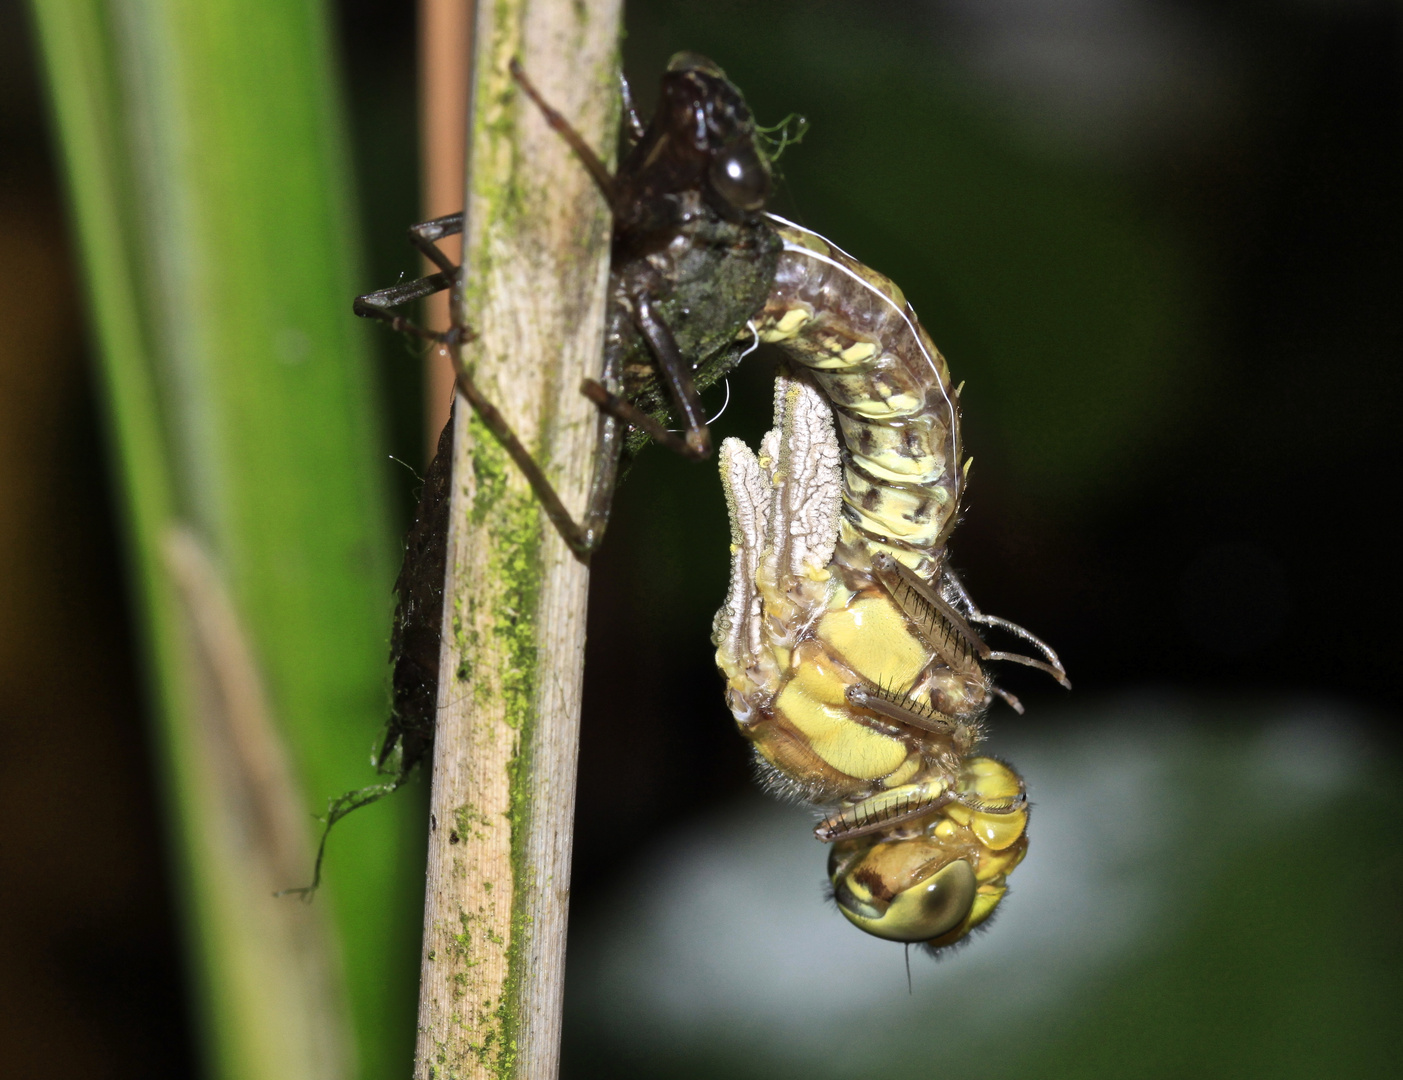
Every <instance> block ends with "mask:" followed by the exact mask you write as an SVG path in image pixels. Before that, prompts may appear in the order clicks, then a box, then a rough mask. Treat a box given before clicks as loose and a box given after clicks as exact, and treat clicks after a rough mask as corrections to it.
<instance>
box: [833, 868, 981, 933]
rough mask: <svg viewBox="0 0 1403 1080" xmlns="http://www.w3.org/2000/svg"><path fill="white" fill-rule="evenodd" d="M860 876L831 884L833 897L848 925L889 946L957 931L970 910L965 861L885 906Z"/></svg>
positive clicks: (970, 872) (970, 873)
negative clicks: (956, 928) (881, 939)
mask: <svg viewBox="0 0 1403 1080" xmlns="http://www.w3.org/2000/svg"><path fill="white" fill-rule="evenodd" d="M862 877H863V875H862V874H861V873H860V872H853V871H851V870H849V872H847V873H845V874H843V875H842V876H841V877H835V878H834V879H833V895H834V899H835V900H837V901H838V910H840V911H841V912H842V913H843V914H844V915H845V916H846V917H847V919H848V921H849V922H850V923H852V924H853V925H854V926H856V927H858V928H859V929H861V930H866V931H867V932H868V933H869V934H872V935H874V936H875V937H879V938H885V939H886V940H888V941H905V942H917V941H930V940H931V939H932V938H937V937H940V936H941V935H942V934H946V933H949V932H950V931H951V930H953V929H954V928H955V927H957V926H959V925H960V923H961V922H963V921H964V919H965V917H966V916H967V915H969V913H970V909H971V908H973V907H974V897H975V889H976V888H977V883H976V882H975V879H974V868H973V867H972V866H970V864H969V863H967V862H965V860H963V859H956V860H955V861H954V862H952V863H949V864H948V865H946V866H943V867H941V868H940V869H939V870H937V871H936V872H935V873H933V874H931V875H930V876H929V877H926V878H923V879H921V880H920V881H918V882H916V884H914V885H912V886H911V887H910V888H908V889H904V890H902V891H901V892H899V893H897V894H896V895H895V896H893V897H891V899H890V900H887V901H883V900H881V899H879V898H878V897H876V896H874V895H873V894H872V891H871V890H870V889H869V888H867V887H866V886H865V885H864V884H863V882H862Z"/></svg>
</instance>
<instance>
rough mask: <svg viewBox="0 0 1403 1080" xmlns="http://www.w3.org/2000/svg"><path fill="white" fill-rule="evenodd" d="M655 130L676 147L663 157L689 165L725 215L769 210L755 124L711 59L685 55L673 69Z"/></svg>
mask: <svg viewBox="0 0 1403 1080" xmlns="http://www.w3.org/2000/svg"><path fill="white" fill-rule="evenodd" d="M653 128H654V131H656V132H657V133H658V135H659V136H660V139H666V140H667V141H668V142H669V143H671V145H670V146H668V147H667V150H666V151H664V152H670V153H669V156H671V157H673V158H674V159H680V160H686V162H687V164H688V165H689V166H690V168H688V169H687V170H686V171H687V172H692V171H693V170H696V172H700V173H701V174H702V175H701V176H696V175H695V173H694V177H695V180H702V182H703V188H704V190H706V191H707V193H708V196H709V197H710V201H711V202H712V204H713V206H714V207H715V209H717V210H718V211H720V212H721V213H722V214H723V215H725V216H727V217H735V216H738V215H740V214H748V213H754V212H756V211H758V210H760V209H762V208H763V207H764V205H765V200H766V199H768V198H769V195H770V166H769V163H768V162H767V161H766V160H765V155H764V154H763V153H762V152H761V150H760V147H759V144H758V142H757V140H756V133H755V119H754V117H753V116H752V115H751V112H750V107H749V106H748V105H746V103H745V98H744V97H743V96H742V95H741V92H740V91H739V90H738V89H736V87H735V85H734V84H733V83H732V82H731V81H730V80H729V79H727V78H726V73H725V72H724V71H722V70H721V69H720V68H719V67H717V66H716V65H715V64H714V63H712V62H711V61H710V60H708V59H707V58H706V57H704V56H699V55H698V54H696V53H689V52H681V53H678V54H677V55H676V56H674V57H673V58H672V60H671V61H670V62H669V63H668V66H667V72H666V74H664V75H663V80H662V95H661V98H660V100H659V103H658V110H657V113H656V114H655V116H654V118H653ZM660 149H662V148H661V147H657V148H656V149H655V150H654V152H657V150H660ZM680 160H679V163H680ZM679 179H680V178H679Z"/></svg>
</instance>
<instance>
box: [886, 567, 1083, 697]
mask: <svg viewBox="0 0 1403 1080" xmlns="http://www.w3.org/2000/svg"><path fill="white" fill-rule="evenodd" d="M872 571H873V574H874V575H875V576H876V578H877V580H878V581H879V582H881V584H882V585H883V587H884V588H886V590H887V592H889V593H890V594H891V596H892V599H893V600H895V601H896V603H897V606H898V607H900V608H901V610H902V611H904V612H905V613H906V615H907V616H908V617H909V618H910V619H911V621H912V622H913V623H915V625H916V628H917V630H919V631H920V632H921V636H922V637H924V638H925V639H926V641H927V642H928V643H929V644H930V645H931V646H932V647H934V648H935V649H936V650H937V651H939V650H941V649H944V648H948V647H949V645H950V643H951V642H952V641H955V642H958V643H959V644H960V646H961V651H963V648H964V647H968V648H971V649H973V651H974V655H976V656H978V657H979V659H980V660H1007V661H1010V662H1012V663H1015V664H1023V665H1025V666H1027V667H1032V668H1037V669H1038V670H1039V671H1044V672H1046V673H1047V674H1049V675H1051V676H1052V677H1053V678H1054V679H1056V680H1057V681H1058V682H1059V683H1060V684H1061V685H1063V686H1065V687H1067V689H1069V690H1070V689H1071V686H1072V684H1071V683H1070V682H1069V681H1068V679H1067V671H1066V669H1065V668H1064V667H1063V666H1062V661H1061V660H1059V659H1058V658H1057V654H1056V653H1055V652H1053V651H1052V649H1051V648H1049V647H1048V646H1047V645H1045V644H1044V643H1043V642H1042V641H1040V640H1039V639H1038V638H1036V637H1034V636H1033V635H1032V634H1030V633H1029V632H1028V631H1027V630H1024V629H1023V628H1022V627H1021V626H1016V625H1015V624H1014V623H1011V622H1009V621H1008V620H1007V619H1000V618H998V617H997V616H992V615H985V614H984V613H983V612H981V611H980V610H979V609H978V608H977V607H975V605H974V601H973V600H971V599H970V596H969V593H967V592H966V591H965V588H964V586H963V585H962V584H961V583H960V580H959V578H957V577H955V575H954V573H953V571H950V570H948V569H947V570H946V571H945V572H944V577H943V580H945V581H946V582H948V583H950V585H951V588H952V591H953V592H954V593H955V597H956V599H957V600H958V601H960V604H961V606H962V607H963V608H964V609H965V614H961V613H960V612H959V611H958V610H956V609H955V607H954V605H952V604H950V603H949V602H948V601H947V600H946V599H945V598H944V597H942V596H941V595H940V594H939V593H938V592H936V591H935V589H933V588H931V587H930V586H929V585H927V584H926V583H925V582H924V581H923V580H921V578H919V577H918V576H916V574H914V573H912V571H910V570H909V569H907V568H906V567H905V566H903V565H902V564H901V563H899V562H897V560H895V559H893V558H892V557H891V556H890V555H888V554H887V553H886V552H880V553H878V554H877V555H876V556H875V557H874V558H873V560H872ZM966 619H968V620H969V621H966ZM970 622H978V623H982V624H984V625H987V626H1001V627H1004V628H1005V629H1009V630H1011V631H1012V632H1013V633H1015V634H1017V635H1018V636H1019V637H1022V638H1024V639H1025V640H1027V641H1030V642H1031V643H1033V644H1034V645H1036V646H1037V647H1038V648H1039V649H1041V650H1042V652H1043V654H1044V655H1045V656H1047V658H1048V660H1049V661H1050V662H1049V663H1045V662H1043V661H1042V660H1035V659H1033V658H1032V657H1031V656H1023V655H1022V654H1020V653H1009V652H1000V651H998V650H995V649H991V648H990V647H989V646H988V644H987V643H986V642H985V641H984V639H983V638H981V637H980V636H979V635H978V634H977V633H976V632H975V630H974V628H973V627H971V626H970V625H969V623H970ZM942 655H943V654H942ZM958 658H959V657H957V656H952V657H951V659H958ZM995 692H996V693H998V695H999V696H1000V697H1001V698H1003V699H1004V700H1005V701H1007V702H1008V703H1009V705H1011V706H1012V707H1013V709H1014V710H1015V711H1016V712H1019V713H1021V712H1022V711H1023V707H1022V705H1021V704H1020V703H1019V701H1018V699H1017V698H1015V697H1013V695H1012V694H1007V693H1004V692H1002V691H997V690H996V691H995Z"/></svg>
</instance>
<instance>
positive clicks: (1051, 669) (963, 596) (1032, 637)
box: [943, 567, 1072, 690]
mask: <svg viewBox="0 0 1403 1080" xmlns="http://www.w3.org/2000/svg"><path fill="white" fill-rule="evenodd" d="M943 579H944V581H945V582H946V583H947V584H948V585H949V586H950V587H951V589H952V591H953V592H954V593H955V596H956V598H957V599H958V600H959V602H960V605H961V606H962V607H963V608H964V609H965V614H966V616H967V617H968V618H969V621H970V622H975V623H979V624H980V625H981V626H997V627H999V628H1000V629H1002V630H1007V631H1008V632H1009V633H1010V634H1012V635H1014V637H1019V638H1022V639H1023V640H1024V641H1026V642H1027V643H1028V644H1029V645H1032V646H1033V647H1034V648H1035V649H1037V650H1038V651H1039V652H1040V653H1042V654H1043V655H1044V656H1045V657H1047V663H1045V664H1044V663H1042V662H1040V661H1037V660H1034V659H1032V658H1031V657H1028V656H1021V655H1019V654H1018V653H1006V652H997V651H990V653H989V655H988V656H986V657H985V658H984V659H986V660H1011V661H1013V662H1014V663H1015V664H1026V665H1027V666H1028V667H1035V668H1037V669H1038V670H1039V671H1045V672H1047V673H1048V674H1049V675H1051V676H1052V677H1053V678H1054V679H1056V680H1057V681H1058V683H1060V684H1061V685H1062V686H1064V687H1066V688H1067V689H1068V690H1070V689H1071V688H1072V683H1071V680H1069V679H1068V678H1067V669H1066V668H1065V667H1063V666H1062V661H1061V659H1060V658H1059V657H1058V655H1057V653H1056V651H1054V649H1053V648H1052V646H1051V645H1049V644H1048V643H1047V642H1045V641H1043V639H1042V638H1040V637H1038V636H1037V635H1036V634H1034V633H1033V632H1032V631H1030V630H1025V629H1023V627H1021V626H1019V625H1018V624H1017V623H1015V622H1010V621H1009V620H1008V619H1001V618H1000V617H999V616H997V615H986V614H984V612H982V611H980V610H979V605H977V604H976V603H975V602H974V598H973V597H971V596H970V595H969V592H968V591H967V590H966V589H965V586H964V582H962V581H961V580H960V579H959V577H958V576H957V575H956V574H955V572H954V571H953V570H951V569H949V568H948V567H947V568H946V569H945V571H944V574H943Z"/></svg>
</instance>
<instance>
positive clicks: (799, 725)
mask: <svg viewBox="0 0 1403 1080" xmlns="http://www.w3.org/2000/svg"><path fill="white" fill-rule="evenodd" d="M805 670H806V669H804V668H800V669H799V674H800V675H803V674H804V672H805ZM820 681H821V680H820ZM812 682H813V680H810V679H803V678H795V679H793V680H791V681H790V683H789V685H788V686H786V687H785V688H784V690H783V692H781V694H780V695H779V699H778V700H777V701H776V702H775V714H776V717H777V718H778V719H780V720H781V721H782V722H786V723H787V724H788V725H789V726H790V727H791V728H793V729H794V730H795V731H796V732H798V733H799V734H801V735H802V736H803V737H804V739H805V740H806V741H807V742H808V744H809V748H810V749H812V750H813V752H814V753H815V754H817V755H818V756H819V757H820V758H822V759H823V760H824V761H826V762H827V763H828V764H829V765H831V766H832V767H833V768H835V769H837V770H838V771H839V772H841V773H846V774H847V775H848V776H853V777H856V778H858V779H860V780H879V779H881V778H882V777H884V776H886V775H888V774H889V773H892V772H894V771H895V770H896V769H897V768H898V767H899V766H900V765H901V763H902V762H903V761H905V760H906V753H907V752H906V747H905V746H904V745H902V744H901V743H900V742H898V741H897V740H895V739H890V738H888V737H887V736H885V735H882V734H880V733H878V732H876V731H873V730H872V729H871V728H866V727H863V726H862V725H861V724H857V723H854V722H853V720H852V719H851V717H850V716H849V713H848V710H847V709H846V708H845V707H840V706H836V705H829V704H824V702H823V701H821V700H818V699H817V698H815V696H813V694H811V693H810V692H809V691H810V690H817V691H818V692H819V693H821V694H822V695H823V696H824V697H831V696H832V687H823V686H812V685H809V684H811V683H812Z"/></svg>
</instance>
